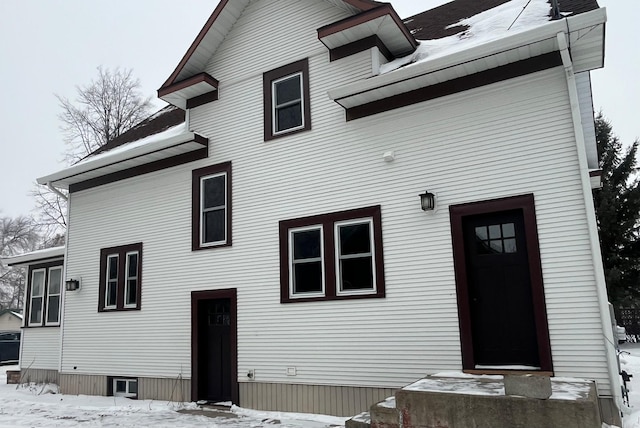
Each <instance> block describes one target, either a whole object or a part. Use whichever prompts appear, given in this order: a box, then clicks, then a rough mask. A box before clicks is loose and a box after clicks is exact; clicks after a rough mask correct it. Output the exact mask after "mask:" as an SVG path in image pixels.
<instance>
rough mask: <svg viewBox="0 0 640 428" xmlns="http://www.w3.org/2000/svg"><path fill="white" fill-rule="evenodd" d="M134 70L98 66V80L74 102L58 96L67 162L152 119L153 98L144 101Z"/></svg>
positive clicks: (85, 87) (83, 156)
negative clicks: (139, 123)
mask: <svg viewBox="0 0 640 428" xmlns="http://www.w3.org/2000/svg"><path fill="white" fill-rule="evenodd" d="M132 73H133V71H132V70H130V69H129V70H128V69H123V70H121V69H120V68H116V69H115V70H113V71H111V70H109V69H104V68H102V67H98V77H97V78H96V79H95V80H92V81H91V83H90V84H88V85H86V86H77V87H76V90H77V92H78V93H77V98H76V100H75V101H74V102H72V101H70V100H69V99H68V98H65V97H62V96H60V95H56V97H57V98H58V101H60V107H61V108H62V113H60V114H59V115H58V118H59V119H60V121H61V122H62V125H61V129H62V131H63V133H64V139H65V143H66V144H67V146H68V148H67V151H66V153H65V160H66V161H67V162H68V163H69V164H73V163H75V162H77V161H79V160H81V159H83V158H85V157H86V156H87V155H88V154H90V153H92V152H93V151H95V150H96V149H98V148H100V147H102V146H103V145H105V144H106V143H107V142H109V141H111V140H113V139H114V138H116V137H118V136H119V135H121V134H122V133H124V132H125V131H127V130H128V129H130V128H131V127H132V126H134V125H136V124H137V123H138V122H140V121H142V120H143V119H145V118H146V117H147V116H148V113H149V108H150V107H151V98H150V97H147V98H143V97H142V95H141V93H140V80H139V79H134V77H133V74H132Z"/></svg>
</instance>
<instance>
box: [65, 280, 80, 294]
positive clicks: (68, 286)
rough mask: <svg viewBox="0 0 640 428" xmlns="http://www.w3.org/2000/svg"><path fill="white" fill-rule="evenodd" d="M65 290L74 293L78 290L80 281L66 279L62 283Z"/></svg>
mask: <svg viewBox="0 0 640 428" xmlns="http://www.w3.org/2000/svg"><path fill="white" fill-rule="evenodd" d="M64 285H65V290H67V291H75V290H77V289H79V288H80V281H78V280H77V279H68V280H66V281H65V283H64Z"/></svg>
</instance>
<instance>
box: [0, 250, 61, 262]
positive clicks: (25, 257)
mask: <svg viewBox="0 0 640 428" xmlns="http://www.w3.org/2000/svg"><path fill="white" fill-rule="evenodd" d="M61 257H64V246H61V247H52V248H46V249H44V250H36V251H31V252H30V253H25V254H20V255H17V256H12V257H7V258H5V259H2V261H3V263H6V265H7V266H18V265H24V264H28V263H31V262H36V261H43V260H49V259H58V258H61Z"/></svg>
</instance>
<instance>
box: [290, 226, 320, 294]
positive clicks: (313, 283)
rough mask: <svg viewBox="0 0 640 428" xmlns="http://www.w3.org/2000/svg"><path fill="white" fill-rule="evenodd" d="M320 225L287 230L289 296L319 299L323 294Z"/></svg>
mask: <svg viewBox="0 0 640 428" xmlns="http://www.w3.org/2000/svg"><path fill="white" fill-rule="evenodd" d="M323 241H324V239H323V228H322V225H314V226H307V227H302V228H296V229H290V230H289V271H290V272H291V275H289V296H290V297H292V298H297V297H321V296H324V294H325V272H324V242H323Z"/></svg>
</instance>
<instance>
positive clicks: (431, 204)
mask: <svg viewBox="0 0 640 428" xmlns="http://www.w3.org/2000/svg"><path fill="white" fill-rule="evenodd" d="M420 207H421V208H422V211H433V210H434V209H435V208H436V195H434V194H433V193H431V192H429V191H428V190H427V191H425V192H424V193H422V194H420Z"/></svg>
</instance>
